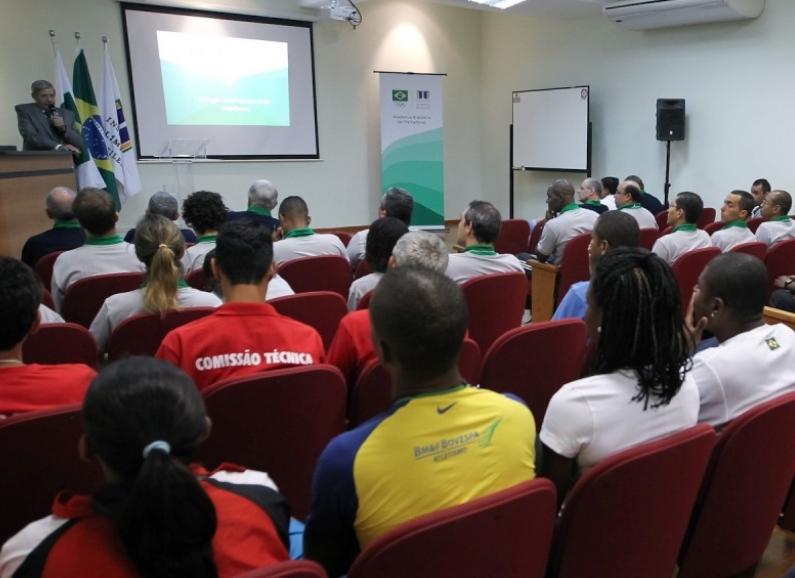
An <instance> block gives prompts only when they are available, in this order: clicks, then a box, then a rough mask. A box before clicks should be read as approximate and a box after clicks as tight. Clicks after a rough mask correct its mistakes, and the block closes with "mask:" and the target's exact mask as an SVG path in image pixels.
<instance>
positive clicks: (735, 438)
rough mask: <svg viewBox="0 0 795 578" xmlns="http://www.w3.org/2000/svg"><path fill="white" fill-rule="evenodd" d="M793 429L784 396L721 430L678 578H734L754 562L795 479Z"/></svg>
mask: <svg viewBox="0 0 795 578" xmlns="http://www.w3.org/2000/svg"><path fill="white" fill-rule="evenodd" d="M793 423H795V393H789V394H786V395H783V396H779V397H778V398H776V399H773V400H771V401H768V402H765V403H763V404H760V405H758V406H756V407H755V408H753V409H751V410H749V411H747V412H745V413H744V414H743V415H741V416H739V417H737V418H735V419H734V420H733V421H732V422H730V423H729V425H728V426H727V427H726V428H725V429H724V430H723V432H722V433H721V435H720V439H719V440H718V443H717V445H716V446H715V451H714V453H713V458H712V462H711V464H710V469H709V470H708V471H707V474H706V476H705V479H704V484H703V486H702V494H701V495H702V498H701V499H700V500H699V503H698V505H697V507H696V510H695V512H694V514H693V519H692V522H691V528H690V533H689V535H688V537H687V539H686V541H685V546H684V547H683V548H682V553H681V556H680V560H679V566H680V570H679V576H680V578H693V577H701V576H735V575H739V574H741V573H743V574H744V573H745V572H746V571H748V572H751V571H752V570H753V568H754V567H755V566H756V564H757V563H758V562H759V560H760V559H761V557H762V553H763V552H764V551H765V548H766V547H767V544H768V541H769V540H770V534H771V532H772V531H773V527H774V526H775V524H776V520H777V519H778V516H779V512H780V511H781V505H782V504H783V503H784V499H785V498H786V497H787V492H788V491H789V488H790V484H791V483H792V479H793V476H795V436H793V435H792V424H793ZM749 575H750V573H749Z"/></svg>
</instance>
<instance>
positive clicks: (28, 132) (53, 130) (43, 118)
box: [14, 80, 83, 154]
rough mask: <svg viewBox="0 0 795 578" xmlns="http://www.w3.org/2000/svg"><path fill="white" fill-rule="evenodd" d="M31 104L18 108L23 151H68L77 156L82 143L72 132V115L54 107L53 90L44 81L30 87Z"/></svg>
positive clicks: (78, 134) (75, 133) (73, 120)
mask: <svg viewBox="0 0 795 578" xmlns="http://www.w3.org/2000/svg"><path fill="white" fill-rule="evenodd" d="M30 91H31V96H32V97H33V102H31V103H28V104H18V105H16V106H15V107H14V108H15V109H16V111H17V122H18V124H19V134H21V135H22V150H26V151H51V150H68V151H70V152H72V153H74V154H79V153H80V149H81V148H82V147H83V141H82V139H81V138H80V133H78V132H77V131H76V130H75V128H74V122H75V119H74V115H73V114H72V112H71V111H69V110H65V109H63V108H58V107H56V106H55V88H54V87H53V85H52V84H51V83H50V82H49V81H47V80H37V81H35V82H34V83H33V84H31V85H30Z"/></svg>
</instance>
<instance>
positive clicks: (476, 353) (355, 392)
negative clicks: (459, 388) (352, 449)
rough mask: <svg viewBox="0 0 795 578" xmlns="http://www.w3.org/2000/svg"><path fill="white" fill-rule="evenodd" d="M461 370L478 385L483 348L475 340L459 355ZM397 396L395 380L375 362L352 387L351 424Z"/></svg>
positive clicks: (466, 343) (463, 346)
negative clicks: (393, 385) (394, 388)
mask: <svg viewBox="0 0 795 578" xmlns="http://www.w3.org/2000/svg"><path fill="white" fill-rule="evenodd" d="M458 370H459V371H460V372H461V376H462V377H463V378H464V379H465V380H467V382H468V383H471V384H477V383H478V375H479V374H480V348H479V347H478V344H477V343H475V342H474V341H473V340H471V339H469V338H466V339H464V342H463V343H462V344H461V351H460V352H459V354H458ZM394 399H395V394H394V392H393V391H392V379H391V378H390V376H389V374H388V373H387V372H386V370H385V369H384V368H383V366H382V365H381V364H380V363H378V360H375V361H372V362H371V363H370V364H369V365H367V367H365V368H364V369H363V370H362V372H361V373H360V374H359V377H358V378H357V379H356V383H355V384H354V386H353V389H352V390H351V397H350V402H349V408H348V415H349V416H350V420H351V425H352V426H356V425H359V424H360V423H363V422H365V421H367V420H368V419H370V418H371V417H373V416H375V415H378V414H379V413H381V412H384V411H386V410H388V409H389V407H390V406H391V405H392V402H393V401H394Z"/></svg>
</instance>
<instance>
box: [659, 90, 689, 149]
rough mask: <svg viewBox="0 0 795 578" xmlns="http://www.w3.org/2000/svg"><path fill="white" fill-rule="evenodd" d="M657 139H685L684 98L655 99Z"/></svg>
mask: <svg viewBox="0 0 795 578" xmlns="http://www.w3.org/2000/svg"><path fill="white" fill-rule="evenodd" d="M657 140H685V99H684V98H658V99H657Z"/></svg>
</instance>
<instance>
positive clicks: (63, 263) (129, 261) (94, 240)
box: [50, 235, 146, 311]
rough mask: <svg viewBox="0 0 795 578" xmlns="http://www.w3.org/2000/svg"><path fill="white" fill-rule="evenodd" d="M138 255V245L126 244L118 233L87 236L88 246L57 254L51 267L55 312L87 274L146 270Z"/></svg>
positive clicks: (86, 244) (89, 275)
mask: <svg viewBox="0 0 795 578" xmlns="http://www.w3.org/2000/svg"><path fill="white" fill-rule="evenodd" d="M145 270H146V268H145V267H144V264H143V263H141V262H140V261H139V260H138V257H136V256H135V246H134V245H131V244H130V243H125V242H124V241H123V240H122V238H121V237H119V236H118V235H113V236H112V237H88V238H87V239H86V243H85V245H83V246H82V247H78V248H77V249H72V250H71V251H65V252H63V253H61V254H60V255H58V258H57V259H56V260H55V264H54V265H53V268H52V284H51V291H50V293H52V300H53V302H54V303H55V309H56V311H60V310H61V306H62V305H63V296H64V294H65V293H66V290H67V289H68V288H69V287H70V286H71V285H72V284H73V283H74V282H75V281H79V280H80V279H84V278H86V277H94V276H96V275H107V274H110V273H128V272H131V271H141V272H143V271H145Z"/></svg>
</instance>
